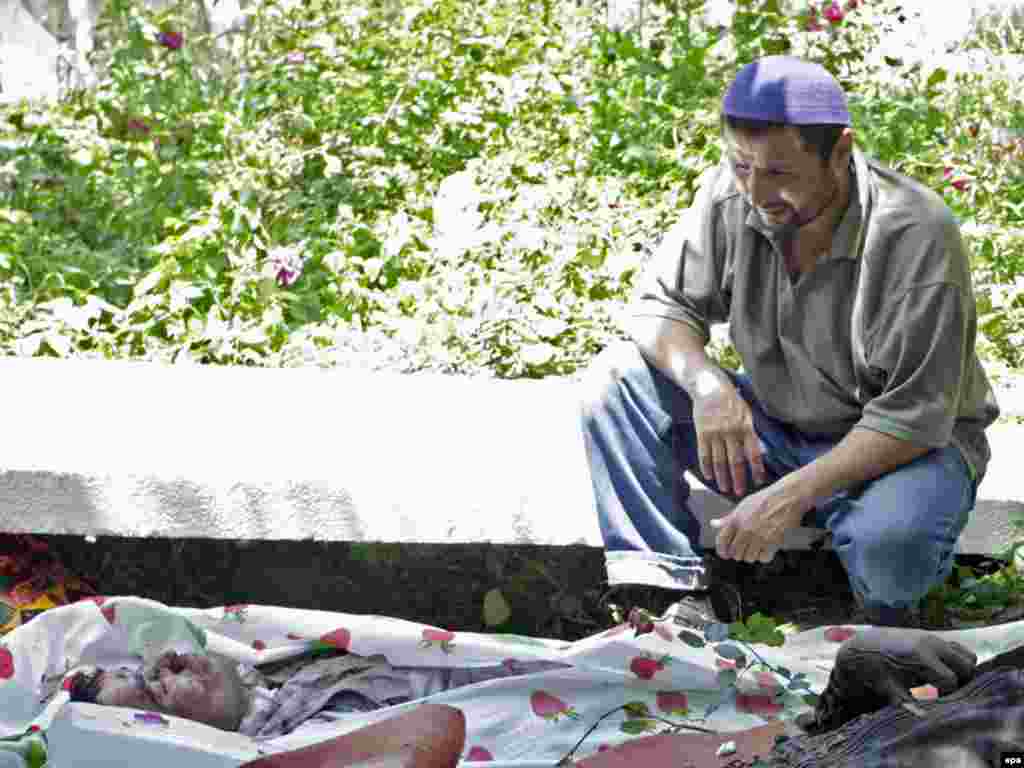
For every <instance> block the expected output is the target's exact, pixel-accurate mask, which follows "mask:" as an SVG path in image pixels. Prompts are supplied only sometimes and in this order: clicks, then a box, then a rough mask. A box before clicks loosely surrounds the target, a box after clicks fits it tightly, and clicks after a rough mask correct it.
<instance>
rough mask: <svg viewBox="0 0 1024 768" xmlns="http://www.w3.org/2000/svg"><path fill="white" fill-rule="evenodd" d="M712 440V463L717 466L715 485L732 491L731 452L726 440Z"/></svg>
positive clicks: (726, 491) (724, 490)
mask: <svg viewBox="0 0 1024 768" xmlns="http://www.w3.org/2000/svg"><path fill="white" fill-rule="evenodd" d="M710 442H711V463H712V464H713V465H714V468H715V474H714V480H715V485H717V486H718V489H719V490H720V491H723V492H725V493H731V492H732V486H731V485H730V484H729V483H730V481H729V454H728V449H727V448H726V447H725V441H724V440H720V439H712V440H711V441H710Z"/></svg>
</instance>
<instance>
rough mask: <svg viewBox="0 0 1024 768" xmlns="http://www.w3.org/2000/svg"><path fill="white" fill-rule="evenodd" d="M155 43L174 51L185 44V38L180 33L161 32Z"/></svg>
mask: <svg viewBox="0 0 1024 768" xmlns="http://www.w3.org/2000/svg"><path fill="white" fill-rule="evenodd" d="M157 42H159V43H160V45H162V46H163V47H164V48H169V49H171V50H172V51H176V50H178V49H179V48H181V46H182V45H183V44H184V43H185V38H184V37H182V34H181V32H161V33H160V35H159V36H158V37H157Z"/></svg>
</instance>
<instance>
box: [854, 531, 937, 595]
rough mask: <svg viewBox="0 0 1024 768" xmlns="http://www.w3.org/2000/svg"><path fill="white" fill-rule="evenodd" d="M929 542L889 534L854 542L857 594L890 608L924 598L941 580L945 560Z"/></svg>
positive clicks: (896, 533) (880, 534)
mask: <svg viewBox="0 0 1024 768" xmlns="http://www.w3.org/2000/svg"><path fill="white" fill-rule="evenodd" d="M925 539H926V537H924V536H913V535H900V533H898V532H892V531H889V532H877V533H876V532H872V533H869V534H867V536H865V538H863V539H861V540H860V541H854V542H851V543H850V547H851V549H852V550H853V557H852V562H848V563H847V568H848V570H849V571H850V581H851V584H852V586H853V589H854V591H856V592H859V593H862V595H863V596H864V597H866V598H868V599H869V600H871V601H872V602H879V603H885V604H888V605H901V604H911V603H914V602H916V601H917V600H920V599H921V598H923V597H924V596H925V595H927V594H928V592H929V590H930V589H931V588H932V587H933V586H935V584H936V583H937V582H938V581H940V580H941V578H940V575H939V569H940V566H941V565H942V562H943V560H944V557H945V553H943V552H940V551H938V549H937V548H936V545H935V543H934V542H929V541H926V540H925ZM847 559H849V556H848V558H847Z"/></svg>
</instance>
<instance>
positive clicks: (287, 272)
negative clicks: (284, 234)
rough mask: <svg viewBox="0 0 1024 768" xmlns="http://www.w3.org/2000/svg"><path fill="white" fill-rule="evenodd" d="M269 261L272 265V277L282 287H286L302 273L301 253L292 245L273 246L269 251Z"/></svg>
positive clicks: (293, 283)
mask: <svg viewBox="0 0 1024 768" xmlns="http://www.w3.org/2000/svg"><path fill="white" fill-rule="evenodd" d="M270 263H271V264H272V265H273V267H274V279H275V280H277V284H278V285H280V286H281V287H282V288H288V287H290V286H292V285H295V283H296V282H297V281H298V279H299V276H300V275H302V255H301V254H300V253H299V249H298V248H296V247H294V246H292V247H287V248H286V247H280V248H274V249H273V250H272V251H271V252H270Z"/></svg>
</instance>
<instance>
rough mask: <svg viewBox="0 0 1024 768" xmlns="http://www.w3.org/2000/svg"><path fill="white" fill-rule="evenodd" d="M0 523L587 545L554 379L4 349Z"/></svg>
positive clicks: (573, 410) (34, 528)
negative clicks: (11, 354)
mask: <svg viewBox="0 0 1024 768" xmlns="http://www.w3.org/2000/svg"><path fill="white" fill-rule="evenodd" d="M0 377H2V380H3V382H4V394H5V399H6V402H7V403H8V408H7V410H6V413H5V415H4V422H5V423H4V429H3V439H2V440H0V529H2V530H6V531H13V532H36V533H54V534H84V535H106V534H110V535H121V536H132V537H144V536H166V537H181V538H186V537H200V538H202V537H213V538H228V539H317V540H325V541H390V542H419V543H466V542H483V541H488V542H494V543H526V544H559V545H562V544H587V545H590V546H600V545H601V537H600V531H599V530H598V526H597V521H596V518H595V516H594V514H593V501H592V493H591V490H590V480H589V475H588V473H587V471H586V466H585V461H584V457H583V444H582V438H581V436H580V434H579V429H578V426H577V413H578V411H577V407H576V400H575V390H574V389H573V387H572V385H571V384H569V383H568V382H564V381H543V382H503V381H491V380H465V379H455V378H451V377H444V376H436V375H435V376H400V375H388V374H368V373H360V372H352V371H336V370H322V369H317V368H304V369H274V370H271V369H255V368H244V367H237V368H226V367H220V368H217V367H208V366H163V365H158V364H150V363H134V362H105V361H78V360H75V361H65V360H47V359H34V358H33V359H28V358H25V359H19V358H8V359H5V360H0Z"/></svg>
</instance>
